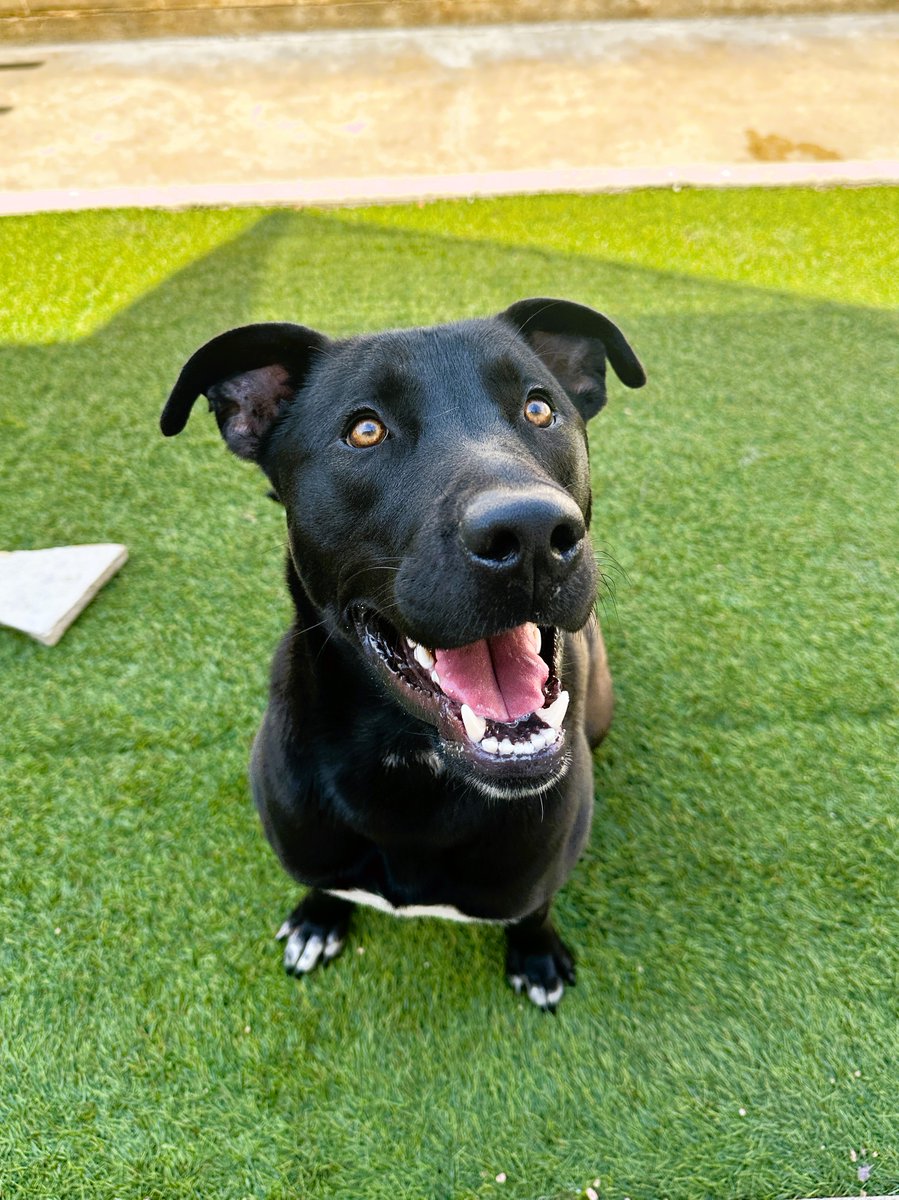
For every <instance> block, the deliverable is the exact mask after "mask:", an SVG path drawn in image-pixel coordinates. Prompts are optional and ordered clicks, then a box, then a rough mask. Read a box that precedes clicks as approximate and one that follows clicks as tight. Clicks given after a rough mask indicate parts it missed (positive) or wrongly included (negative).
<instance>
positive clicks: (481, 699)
mask: <svg viewBox="0 0 899 1200" xmlns="http://www.w3.org/2000/svg"><path fill="white" fill-rule="evenodd" d="M536 635H537V629H536V626H534V625H519V626H518V628H517V629H510V630H509V632H508V633H500V634H498V635H497V636H496V637H492V638H482V639H481V641H479V642H472V643H471V645H470V646H462V647H461V648H460V649H458V650H435V652H434V653H435V655H436V658H437V675H438V677H439V679H440V687H441V689H442V690H443V691H444V692H446V694H447V696H449V697H450V699H451V700H455V701H456V703H457V704H467V705H468V707H469V708H470V709H472V710H473V711H474V712H476V713H477V714H478V716H479V717H490V718H491V719H492V720H494V721H517V720H518V719H519V717H525V716H527V714H528V713H532V712H534V711H535V710H536V709H538V708H542V707H543V702H544V696H543V685H544V684H545V683H546V681H547V679H548V678H549V667H548V666H547V665H546V663H545V662H544V661H543V659H542V658H541V657H540V655H539V654H538V652H537V643H536Z"/></svg>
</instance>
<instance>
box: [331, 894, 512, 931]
mask: <svg viewBox="0 0 899 1200" xmlns="http://www.w3.org/2000/svg"><path fill="white" fill-rule="evenodd" d="M324 890H325V891H327V892H328V894H329V895H331V896H339V897H340V898H341V900H349V901H351V902H352V903H353V904H364V905H366V906H367V907H368V908H376V909H378V910H379V911H380V912H385V913H389V914H390V915H391V916H393V917H440V918H441V919H442V920H444V921H463V922H465V923H467V924H480V925H507V924H508V921H502V920H495V919H492V918H490V917H471V916H469V915H468V914H467V913H464V912H462V910H461V909H459V908H456V906H455V905H454V904H402V905H399V906H397V905H395V904H391V903H390V901H389V900H387V899H385V898H384V897H383V896H379V895H378V894H377V892H368V891H366V890H365V889H364V888H348V889H341V888H325V889H324Z"/></svg>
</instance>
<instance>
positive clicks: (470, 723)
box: [462, 704, 487, 742]
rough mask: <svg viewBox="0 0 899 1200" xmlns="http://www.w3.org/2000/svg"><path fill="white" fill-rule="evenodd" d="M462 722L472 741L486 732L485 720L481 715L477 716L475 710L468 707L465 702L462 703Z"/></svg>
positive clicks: (478, 739)
mask: <svg viewBox="0 0 899 1200" xmlns="http://www.w3.org/2000/svg"><path fill="white" fill-rule="evenodd" d="M462 724H463V725H464V726H465V732H466V733H467V734H468V736H469V737H470V738H471V740H472V741H473V742H479V741H480V740H481V738H482V737H483V736H484V734H485V733H486V732H487V722H486V721H485V720H484V718H483V717H479V716H478V714H477V713H476V712H474V711H473V710H472V709H470V708H469V707H468V705H467V704H463V705H462Z"/></svg>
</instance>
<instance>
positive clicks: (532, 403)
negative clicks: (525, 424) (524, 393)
mask: <svg viewBox="0 0 899 1200" xmlns="http://www.w3.org/2000/svg"><path fill="white" fill-rule="evenodd" d="M524 415H525V416H526V417H527V419H528V420H529V421H530V423H531V424H532V425H539V426H540V428H541V429H545V428H546V426H547V425H552V423H553V420H554V418H555V413H554V412H553V410H552V409H551V408H550V406H549V404H548V403H547V402H546V401H545V400H544V399H543V397H542V396H531V397H530V398H529V399H528V402H527V404H526V405H525V406H524Z"/></svg>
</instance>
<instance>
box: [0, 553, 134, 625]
mask: <svg viewBox="0 0 899 1200" xmlns="http://www.w3.org/2000/svg"><path fill="white" fill-rule="evenodd" d="M127 559H128V548H127V547H126V546H121V545H118V544H116V543H110V542H103V543H100V544H96V545H87V546H53V547H51V548H50V549H47V550H11V551H0V625H8V626H10V627H11V628H13V629H18V630H21V632H22V633H27V634H28V635H29V637H33V638H35V639H36V640H37V641H39V642H43V644H44V645H45V646H55V645H56V643H57V642H58V641H59V639H60V638H61V637H62V635H63V634H64V633H65V631H66V630H67V629H68V627H69V626H70V625H71V624H72V622H73V621H74V620H75V618H76V617H77V616H78V614H79V613H80V612H81V611H82V609H84V608H86V607H87V605H88V604H89V603H90V602H91V600H92V599H93V598H94V596H96V594H97V592H98V591H99V590H100V588H101V587H102V586H103V584H104V583H106V581H107V580H108V579H111V578H112V576H113V575H115V573H116V571H118V569H119V567H121V566H122V565H123V563H125V562H126V561H127Z"/></svg>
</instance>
